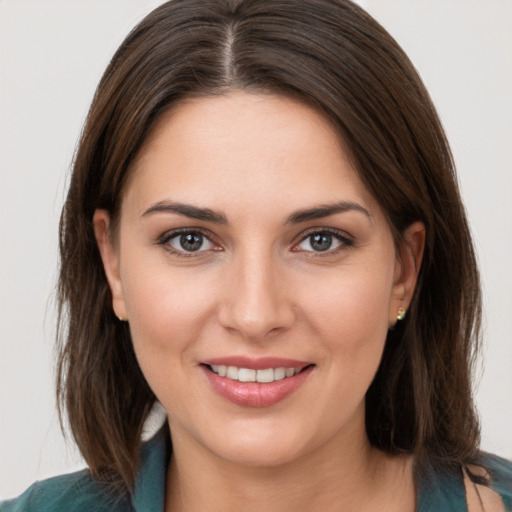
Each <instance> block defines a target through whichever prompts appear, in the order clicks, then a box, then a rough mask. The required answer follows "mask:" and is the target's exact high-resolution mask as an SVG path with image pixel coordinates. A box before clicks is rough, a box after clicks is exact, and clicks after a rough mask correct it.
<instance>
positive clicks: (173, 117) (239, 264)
mask: <svg viewBox="0 0 512 512" xmlns="http://www.w3.org/2000/svg"><path fill="white" fill-rule="evenodd" d="M340 201H344V202H348V203H350V204H351V205H357V209H353V208H352V209H348V210H347V211H342V212H337V213H332V214H329V215H325V216H323V217H320V218H316V219H310V220H302V221H300V222H295V223H294V222H287V220H289V218H290V216H291V215H293V214H294V213H296V212H298V211H303V210H307V209H311V208H314V207H318V206H320V205H327V204H334V203H339V202H340ZM169 202H173V203H175V202H179V203H184V204H188V205H193V206H195V207H199V208H208V209H210V210H213V211H214V212H217V213H218V214H221V215H222V216H224V217H225V220H226V222H225V223H217V222H213V221H212V220H197V219H191V218H189V217H187V216H186V215H183V214H179V213H175V212H170V211H150V212H148V210H150V209H151V208H152V207H154V206H155V205H157V204H159V205H161V204H163V203H165V204H168V203H169ZM153 209H154V208H153ZM109 222H110V219H109V214H108V212H106V211H104V210H97V211H96V213H95V216H94V224H95V229H96V236H97V239H98V245H99V248H100V251H101V255H102V258H103V262H104V265H105V270H106V274H107V278H108V281H109V284H110V287H111V290H112V295H113V307H114V310H115V312H116V314H117V315H118V316H119V317H122V318H125V319H128V321H129V323H130V330H131V333H132V337H133V343H134V347H135V351H136V354H137V357H138V360H139V363H140V366H141V368H142V371H143V373H144V375H145V376H146V379H147V381H148V382H149V384H150V386H151V387H152V389H153V391H154V392H155V394H156V396H157V397H158V399H159V400H160V401H161V403H162V404H163V406H164V407H165V409H166V410H167V412H168V416H169V424H170V429H171V436H172V443H173V448H174V455H173V458H172V460H171V466H170V468H169V472H168V483H167V504H166V510H167V512H170V511H175V510H187V511H194V510H206V509H208V510H210V511H216V510H219V511H220V510H222V511H224V512H225V511H231V510H233V511H234V510H241V509H243V510H245V511H252V510H266V511H270V512H271V511H274V510H276V511H277V510H280V511H282V510H292V509H297V510H324V511H330V510H332V511H334V510H337V511H338V510H358V511H364V510H372V509H373V510H375V509H376V508H375V507H377V509H380V510H411V511H412V510H414V503H415V496H414V483H413V476H412V464H411V460H410V459H408V458H394V457H390V456H388V455H385V454H383V453H381V452H379V451H378V450H376V449H374V448H372V447H371V446H370V445H369V443H368V439H367V437H366V433H365V427H364V417H365V404H364V397H365V393H366V391H367V389H368V387H369V385H370V383H371V381H372V379H373V376H374V375H375V372H376V370H377V368H378V365H379V362H380V358H381V355H382V351H383V348H384V343H385V339H386V334H387V331H388V329H389V327H390V326H392V325H393V324H394V323H395V322H396V316H397V311H398V308H399V307H400V306H401V307H403V308H404V309H407V306H408V305H409V302H410V300H411V298H412V294H413V291H414V286H415V283H416V278H417V275H418V271H419V267H420V264H421V257H422V253H423V246H424V240H425V230H424V226H423V225H422V224H421V223H415V224H413V225H411V226H410V227H409V228H408V229H407V230H406V231H405V233H404V240H405V242H404V243H403V244H402V245H401V246H400V247H399V248H398V249H397V248H396V246H395V243H394V240H393V237H392V235H391V231H390V227H389V225H388V223H387V221H386V218H385V216H384V214H383V212H382V210H381V209H380V207H379V205H378V203H377V201H376V200H375V198H373V197H372V196H371V195H370V194H369V192H368V191H367V190H366V188H365V187H364V185H363V184H362V182H361V180H360V178H359V177H358V174H357V172H356V171H355V169H354V168H353V166H352V164H351V162H350V159H349V156H348V155H347V152H346V151H345V150H344V148H343V144H342V142H341V141H340V139H339V136H338V135H337V134H336V132H335V131H334V129H333V128H332V127H331V125H330V124H329V122H328V121H327V120H326V119H325V118H324V117H323V116H322V115H321V114H319V113H318V112H316V111H315V110H313V109H312V108H310V107H308V106H305V105H303V104H301V103H298V102H296V101H294V100H290V99H287V98H283V97H278V96H272V95H256V94H249V93H245V92H239V91H235V92H230V93H228V94H226V95H223V96H216V97H203V98H195V99H190V100H187V101H186V102H182V103H180V104H179V105H177V106H175V107H174V108H173V109H172V110H171V111H170V112H167V113H166V114H165V115H164V116H163V117H162V118H161V119H160V121H159V123H158V124H157V126H156V128H155V129H154V130H153V132H152V133H151V134H150V135H149V137H148V139H147V140H146V142H145V144H144V146H143V148H142V150H141V151H140V153H139V155H138V157H137V159H136V161H135V162H134V164H133V165H132V168H131V169H130V178H129V180H128V182H127V184H126V187H125V190H124V193H123V197H122V205H121V217H120V222H119V228H118V232H117V233H115V234H112V233H110V232H109ZM183 228H187V229H189V230H190V231H191V232H198V231H199V232H201V233H202V234H203V235H204V236H205V237H207V238H204V239H203V245H201V248H200V250H198V251H195V252H186V251H185V250H184V249H183V247H182V246H180V237H179V236H175V232H174V231H173V230H176V229H183ZM326 230H328V232H327V231H326ZM314 233H316V234H318V233H323V234H324V235H325V234H326V233H327V237H328V236H329V235H331V236H332V238H331V239H330V240H331V242H332V245H331V246H330V248H329V249H328V250H325V251H318V250H315V247H316V246H315V247H314V246H313V245H312V239H311V235H312V234H314ZM173 236H174V238H173ZM327 240H329V238H327ZM177 251H178V252H177ZM225 356H248V357H253V358H257V357H263V356H273V357H283V358H293V359H298V360H300V361H305V362H307V363H309V364H312V365H314V367H313V369H312V371H311V373H310V375H309V376H308V378H307V379H306V380H305V382H304V383H303V385H302V386H300V387H299V388H298V389H297V390H296V391H295V392H294V393H292V394H291V395H289V396H287V397H286V398H285V399H284V400H282V401H280V402H279V403H277V404H275V405H272V406H270V407H263V408H252V407H243V406H240V405H237V404H234V403H232V402H230V401H228V400H226V399H225V398H224V397H222V396H220V395H218V394H217V393H216V392H215V391H214V390H213V389H212V387H211V385H210V383H209V381H208V379H206V378H205V374H204V368H202V367H201V361H204V360H207V359H209V358H214V357H225ZM326 475H329V478H325V477H326ZM262 489H264V492H262ZM320 507H321V508H320Z"/></svg>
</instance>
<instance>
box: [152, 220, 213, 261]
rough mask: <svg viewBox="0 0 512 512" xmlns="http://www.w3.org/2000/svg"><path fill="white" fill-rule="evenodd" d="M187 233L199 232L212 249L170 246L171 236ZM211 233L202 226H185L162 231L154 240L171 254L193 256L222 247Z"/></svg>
mask: <svg viewBox="0 0 512 512" xmlns="http://www.w3.org/2000/svg"><path fill="white" fill-rule="evenodd" d="M188 233H199V234H201V235H202V236H203V237H205V238H206V239H207V240H208V241H209V242H210V243H211V244H212V245H213V246H214V247H213V249H207V250H199V251H181V250H178V249H176V248H174V247H172V246H171V245H170V244H169V241H170V240H172V239H173V238H176V237H177V236H179V235H183V234H188ZM214 238H215V237H214V236H213V234H212V233H211V232H210V231H208V230H207V229H204V228H198V227H186V228H175V229H170V230H169V231H166V232H164V233H163V234H162V235H160V236H159V237H158V238H157V240H156V245H161V246H163V247H164V248H165V250H167V251H168V252H170V253H172V254H173V255H176V256H180V257H185V258H190V257H193V256H196V257H197V256H199V255H203V254H204V253H206V252H210V251H212V250H213V251H219V250H222V248H221V247H220V246H219V244H218V243H217V242H216V241H215V240H214Z"/></svg>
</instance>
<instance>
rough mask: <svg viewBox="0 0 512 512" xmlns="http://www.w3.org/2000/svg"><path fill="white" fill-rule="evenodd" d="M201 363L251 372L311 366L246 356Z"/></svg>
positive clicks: (298, 362) (228, 357) (282, 359)
mask: <svg viewBox="0 0 512 512" xmlns="http://www.w3.org/2000/svg"><path fill="white" fill-rule="evenodd" d="M201 363H202V364H206V365H209V366H211V365H224V366H236V367H237V368H249V369H251V370H265V369H267V368H304V367H306V366H309V365H310V364H312V363H310V362H306V361H299V360H297V359H288V358H283V357H258V358H252V357H246V356H227V357H214V358H212V359H207V360H204V361H201Z"/></svg>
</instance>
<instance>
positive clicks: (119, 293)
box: [93, 210, 127, 320]
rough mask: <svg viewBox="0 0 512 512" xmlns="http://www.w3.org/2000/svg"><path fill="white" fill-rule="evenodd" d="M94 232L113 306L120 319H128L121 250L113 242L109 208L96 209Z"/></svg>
mask: <svg viewBox="0 0 512 512" xmlns="http://www.w3.org/2000/svg"><path fill="white" fill-rule="evenodd" d="M93 225H94V234H95V236H96V242H97V244H98V249H99V251H100V255H101V259H102V261H103V268H104V269H105V275H106V276H107V281H108V284H109V287H110V291H111V292H112V307H113V309H114V313H115V315H116V316H117V317H118V318H119V320H127V314H126V304H125V300H124V290H123V285H122V283H121V276H120V272H119V251H118V250H116V248H115V247H114V244H113V243H112V237H111V233H110V229H109V226H110V214H109V213H108V211H107V210H96V211H95V212H94V216H93Z"/></svg>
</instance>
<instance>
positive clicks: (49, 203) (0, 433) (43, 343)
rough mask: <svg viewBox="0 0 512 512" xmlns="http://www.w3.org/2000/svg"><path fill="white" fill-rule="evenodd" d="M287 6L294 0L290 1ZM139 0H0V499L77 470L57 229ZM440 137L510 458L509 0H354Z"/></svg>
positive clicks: (480, 396)
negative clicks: (386, 36)
mask: <svg viewBox="0 0 512 512" xmlns="http://www.w3.org/2000/svg"><path fill="white" fill-rule="evenodd" d="M298 1H300V0H298ZM160 3H161V2H160V1H154V0H153V1H152V0H74V1H69V0H60V1H59V0H32V1H30V0H0V80H1V82H0V86H1V89H0V170H1V174H0V244H1V245H0V257H1V261H0V301H1V302H0V415H1V416H0V496H3V497H10V496H13V495H16V494H18V493H20V492H21V491H22V490H23V489H24V488H26V487H27V486H28V485H29V484H30V483H31V482H33V481H34V480H35V479H41V478H44V477H47V476H50V475H54V474H58V473H62V472H65V471H70V470H72V469H74V468H77V467H79V466H80V464H81V460H80V458H79V456H78V455H77V453H76V451H75V449H74V448H73V445H72V443H71V442H68V443H67V444H66V443H65V442H64V440H63V437H62V435H61V433H60V431H59V427H58V420H57V414H56V409H55V403H54V395H53V380H54V376H53V363H52V361H53V353H52V351H53V338H54V332H55V329H54V324H55V309H54V303H53V290H54V283H55V276H56V269H57V224H58V216H59V212H60V208H61V205H62V202H63V198H64V195H65V186H66V179H67V173H68V170H69V164H70V162H71V159H72V155H73V151H74V147H75V143H76V140H77V138H78V135H79V133H80V128H81V125H82V123H83V120H84V117H85V115H86V112H87V109H88V106H89V103H90V101H91V98H92V95H93V92H94V89H95V86H96V84H97V82H98V80H99V78H100V76H101V73H102V71H103V69H104V68H105V66H106V65H107V63H108V61H109V59H110V57H111V56H112V54H113V52H114V51H115V49H116V48H117V46H118V45H119V44H120V43H121V41H122V39H123V38H124V36H125V35H126V34H127V32H128V31H129V30H130V29H131V28H132V27H133V26H134V24H135V23H136V22H138V21H140V20H141V18H142V17H143V16H144V15H145V14H146V13H147V12H149V10H151V8H153V7H155V6H156V5H158V4H160ZM359 3H361V4H362V5H363V6H364V7H366V8H367V9H368V10H369V12H370V13H372V14H373V15H374V16H375V17H376V18H377V19H378V20H379V21H380V22H381V23H382V24H383V25H384V26H385V27H386V28H387V29H388V30H389V31H390V32H391V34H392V35H394V37H395V38H396V39H397V40H398V42H399V43H400V44H401V45H402V46H403V47H404V49H405V50H406V52H407V53H408V54H409V56H410V57H411V59H412V61H413V62H414V63H415V65H416V67H417V68H418V70H419V72H420V74H421V75H422V77H423V79H424V81H425V83H426V85H427V87H428V88H429V90H430V92H431V95H432V97H433V99H434V102H435V103H436V105H437V107H438V110H439V113H440V116H441V119H442V121H443V123H444V125H445V128H446V131H447V133H448V137H449V139H450V141H451V144H452V149H453V152H454V155H455V160H456V163H457V165H458V169H459V176H460V182H461V188H462V193H463V196H464V198H465V202H466V205H467V210H468V215H469V218H470V221H471V225H472V229H473V233H474V236H475V242H476V246H477V250H478V254H479V259H480V263H481V270H482V277H483V282H484V288H485V290H484V291H485V314H486V337H485V361H484V362H485V370H484V371H483V372H482V378H481V380H480V383H479V387H478V391H477V403H478V406H479V410H480V413H481V418H482V428H483V441H482V445H483V448H484V449H486V450H488V451H492V452H497V453H499V454H501V455H503V456H506V457H508V458H512V434H511V433H512V339H511V332H512V292H511V291H512V199H511V198H512V177H511V176H512V172H511V162H512V93H511V92H510V91H512V35H511V34H512V1H510V0H486V1H485V2H483V1H481V0H366V1H365V0H361V1H360V2H359Z"/></svg>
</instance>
